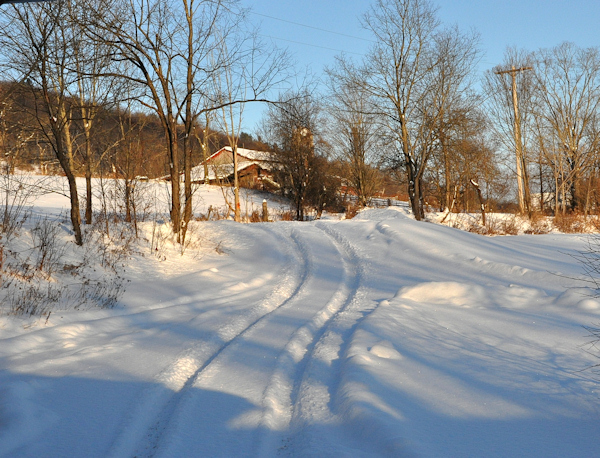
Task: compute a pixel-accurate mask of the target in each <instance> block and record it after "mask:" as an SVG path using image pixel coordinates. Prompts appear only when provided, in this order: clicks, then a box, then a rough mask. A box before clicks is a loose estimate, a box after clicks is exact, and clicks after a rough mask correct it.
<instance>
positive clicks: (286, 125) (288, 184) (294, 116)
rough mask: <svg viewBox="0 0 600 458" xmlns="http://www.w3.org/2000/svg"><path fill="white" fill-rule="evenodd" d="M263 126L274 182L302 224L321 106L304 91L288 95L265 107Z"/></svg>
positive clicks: (318, 141)
mask: <svg viewBox="0 0 600 458" xmlns="http://www.w3.org/2000/svg"><path fill="white" fill-rule="evenodd" d="M263 124H264V126H263V130H264V136H265V138H266V140H267V141H268V142H269V143H271V145H273V147H274V152H275V157H276V159H275V164H274V166H275V179H276V181H277V183H279V184H280V185H281V187H282V191H283V193H284V195H287V196H288V197H289V198H290V199H291V200H292V202H293V205H294V210H295V212H296V219H297V220H299V221H303V220H304V218H305V210H306V204H307V197H308V191H309V189H310V187H311V186H312V181H313V180H314V179H315V166H316V162H317V160H316V157H317V155H318V152H319V148H320V147H321V146H323V141H322V139H321V137H320V134H321V127H322V125H323V123H322V119H321V106H320V104H319V103H318V101H317V98H316V97H314V96H313V95H312V94H310V93H309V92H307V91H297V92H294V93H288V94H285V95H283V96H282V97H281V102H280V103H279V104H277V105H270V106H269V108H268V111H267V114H266V118H265V120H264V123H263Z"/></svg>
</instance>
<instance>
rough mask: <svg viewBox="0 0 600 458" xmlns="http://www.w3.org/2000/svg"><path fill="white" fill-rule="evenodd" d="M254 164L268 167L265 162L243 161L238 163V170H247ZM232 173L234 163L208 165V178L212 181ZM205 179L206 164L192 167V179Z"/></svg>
mask: <svg viewBox="0 0 600 458" xmlns="http://www.w3.org/2000/svg"><path fill="white" fill-rule="evenodd" d="M253 165H257V166H258V167H261V168H263V169H266V167H264V166H265V164H264V163H259V162H257V161H243V162H240V163H239V164H238V172H241V171H243V170H246V169H247V168H249V167H251V166H253ZM231 175H233V164H220V165H211V164H209V165H208V179H209V180H210V181H214V180H224V179H226V178H227V177H230V176H231ZM204 180H205V177H204V165H203V164H200V165H197V166H196V167H194V168H193V169H192V181H204Z"/></svg>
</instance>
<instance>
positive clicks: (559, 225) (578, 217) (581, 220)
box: [552, 213, 588, 234]
mask: <svg viewBox="0 0 600 458" xmlns="http://www.w3.org/2000/svg"><path fill="white" fill-rule="evenodd" d="M552 224H553V225H554V227H555V228H556V229H557V230H559V231H560V232H563V233H565V234H575V233H582V232H587V230H586V229H587V226H588V224H587V221H586V219H585V217H584V215H582V214H580V213H570V214H566V215H563V214H560V213H559V214H557V215H556V216H555V217H554V220H553V223H552Z"/></svg>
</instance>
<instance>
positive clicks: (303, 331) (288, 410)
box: [257, 223, 375, 457]
mask: <svg viewBox="0 0 600 458" xmlns="http://www.w3.org/2000/svg"><path fill="white" fill-rule="evenodd" d="M315 227H317V228H319V229H321V230H322V231H323V233H324V234H326V235H327V236H328V237H329V238H330V239H331V240H332V242H333V244H334V245H335V246H336V249H337V251H338V252H339V254H340V260H341V262H342V265H343V268H344V278H343V282H342V284H341V285H340V288H339V289H338V290H337V291H336V293H335V295H334V296H333V298H332V299H331V300H330V301H329V302H328V303H327V305H326V306H325V307H324V308H323V309H322V310H321V311H320V312H319V313H317V314H316V315H314V316H313V318H312V320H311V321H310V322H308V323H306V324H305V325H304V326H302V327H300V328H299V329H298V330H297V331H296V332H295V333H294V335H293V336H292V338H291V339H290V340H289V342H288V344H287V345H286V347H285V349H284V351H283V352H282V353H281V355H280V357H279V358H278V361H277V365H276V368H275V370H274V372H273V375H272V377H271V381H270V383H269V386H268V387H267V389H266V390H265V393H264V399H263V406H264V413H263V417H262V421H261V425H262V428H261V430H262V431H261V433H262V436H261V437H259V440H258V443H259V447H258V453H257V456H261V457H262V456H272V455H275V454H276V453H278V452H279V451H281V450H283V449H285V448H287V447H288V446H289V445H290V444H289V443H283V444H282V443H281V442H280V441H281V440H283V438H282V437H281V432H282V431H290V430H294V429H298V428H300V427H301V425H300V423H302V422H305V423H315V424H319V423H322V422H323V421H330V420H331V417H332V414H331V413H330V409H329V404H330V397H331V395H332V394H334V393H335V391H336V386H337V384H338V383H339V376H338V375H337V374H338V371H339V359H340V358H342V357H343V355H344V354H345V352H346V348H347V346H348V345H349V341H350V338H351V336H352V334H353V332H354V329H355V328H356V327H357V326H358V324H359V323H360V321H361V320H362V319H364V317H365V316H366V314H368V313H370V312H372V311H373V310H374V309H375V307H374V306H369V307H365V306H364V294H363V292H362V291H361V284H362V283H363V280H364V272H363V267H362V263H361V259H360V258H359V256H358V254H357V252H356V250H355V248H354V247H353V246H352V245H351V244H350V242H349V241H348V240H347V239H346V238H344V237H343V236H342V235H341V234H340V233H339V232H337V231H335V230H333V229H332V227H331V225H330V224H324V223H317V225H316V226H315ZM316 359H318V360H319V362H318V363H317V364H315V363H314V362H315V360H316ZM336 361H337V363H336ZM317 366H318V367H319V369H317V368H316V367H317ZM315 381H317V382H318V384H315ZM290 439H291V438H288V441H289V440H290Z"/></svg>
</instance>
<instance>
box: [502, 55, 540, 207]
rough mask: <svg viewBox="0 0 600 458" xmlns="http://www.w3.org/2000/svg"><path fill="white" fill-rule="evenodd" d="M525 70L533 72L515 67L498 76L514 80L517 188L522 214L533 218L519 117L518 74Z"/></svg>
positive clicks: (526, 68) (525, 68)
mask: <svg viewBox="0 0 600 458" xmlns="http://www.w3.org/2000/svg"><path fill="white" fill-rule="evenodd" d="M525 70H533V68H532V67H520V68H515V66H514V65H513V66H512V68H511V69H510V70H498V71H497V72H496V74H497V75H502V74H505V73H509V74H510V76H511V78H512V99H513V109H514V115H515V125H514V136H515V154H516V161H517V186H518V192H519V210H520V211H521V213H522V214H524V213H527V215H528V216H529V217H530V218H531V197H530V193H529V177H528V174H527V164H526V161H525V157H524V154H523V147H522V142H523V140H522V136H521V119H520V117H519V103H518V100H517V80H516V76H515V75H516V74H517V72H524V71H525Z"/></svg>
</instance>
